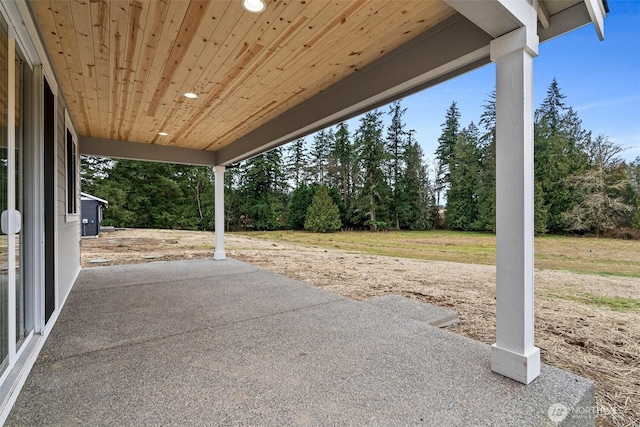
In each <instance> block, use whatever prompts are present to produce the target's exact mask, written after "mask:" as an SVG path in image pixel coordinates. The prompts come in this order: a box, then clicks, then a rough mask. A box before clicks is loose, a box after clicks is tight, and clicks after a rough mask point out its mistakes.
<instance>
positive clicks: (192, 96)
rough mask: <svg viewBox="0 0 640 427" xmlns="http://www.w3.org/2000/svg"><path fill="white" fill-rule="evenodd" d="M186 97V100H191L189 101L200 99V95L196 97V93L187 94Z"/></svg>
mask: <svg viewBox="0 0 640 427" xmlns="http://www.w3.org/2000/svg"><path fill="white" fill-rule="evenodd" d="M184 96H185V97H186V98H189V99H196V98H197V97H198V95H196V94H195V93H191V92H187V93H185V94H184Z"/></svg>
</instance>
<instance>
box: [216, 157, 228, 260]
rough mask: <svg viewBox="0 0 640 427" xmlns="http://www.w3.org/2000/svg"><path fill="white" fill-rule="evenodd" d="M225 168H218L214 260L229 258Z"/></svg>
mask: <svg viewBox="0 0 640 427" xmlns="http://www.w3.org/2000/svg"><path fill="white" fill-rule="evenodd" d="M224 170H225V167H224V166H216V167H215V171H216V184H215V185H216V190H215V191H216V194H215V197H216V200H215V228H216V248H215V250H214V252H213V259H215V260H222V259H225V258H226V257H227V256H226V254H225V252H224Z"/></svg>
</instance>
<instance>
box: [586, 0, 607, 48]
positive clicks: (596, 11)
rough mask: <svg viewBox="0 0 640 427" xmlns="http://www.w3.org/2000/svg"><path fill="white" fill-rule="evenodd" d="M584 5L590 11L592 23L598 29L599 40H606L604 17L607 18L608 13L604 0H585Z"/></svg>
mask: <svg viewBox="0 0 640 427" xmlns="http://www.w3.org/2000/svg"><path fill="white" fill-rule="evenodd" d="M584 4H585V6H587V10H588V11H589V17H591V22H593V25H594V26H595V27H596V33H598V38H599V39H600V41H602V40H604V17H605V16H606V12H605V10H604V4H603V3H602V0H584Z"/></svg>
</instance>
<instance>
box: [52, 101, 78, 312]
mask: <svg viewBox="0 0 640 427" xmlns="http://www.w3.org/2000/svg"><path fill="white" fill-rule="evenodd" d="M57 107H58V111H57V121H56V126H57V144H58V147H57V155H58V162H57V163H58V189H57V191H58V266H57V270H58V307H61V305H62V303H63V302H64V300H65V299H66V297H67V295H68V294H69V291H70V290H71V287H72V286H73V283H74V282H75V280H76V277H77V276H78V273H79V272H80V240H81V235H80V222H79V221H71V222H67V176H66V175H67V168H66V163H65V157H66V145H67V144H66V141H67V130H66V125H65V117H64V111H65V104H64V101H63V100H62V99H61V98H60V97H58V105H57ZM77 170H79V168H78V169H77ZM76 180H77V186H76V188H80V177H79V176H77V177H76ZM79 203H80V201H79V200H78V204H79Z"/></svg>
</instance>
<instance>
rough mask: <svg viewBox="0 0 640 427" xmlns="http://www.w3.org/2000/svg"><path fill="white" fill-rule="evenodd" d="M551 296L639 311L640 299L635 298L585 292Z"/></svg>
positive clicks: (612, 308)
mask: <svg viewBox="0 0 640 427" xmlns="http://www.w3.org/2000/svg"><path fill="white" fill-rule="evenodd" d="M548 296H549V297H551V298H558V299H563V300H567V301H573V302H579V303H581V304H586V305H594V306H596V307H603V308H607V309H609V310H613V311H636V312H640V300H639V299H635V298H623V297H606V296H600V295H594V294H590V293H585V294H579V295H574V294H562V295H560V294H549V295H548Z"/></svg>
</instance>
